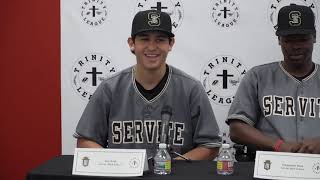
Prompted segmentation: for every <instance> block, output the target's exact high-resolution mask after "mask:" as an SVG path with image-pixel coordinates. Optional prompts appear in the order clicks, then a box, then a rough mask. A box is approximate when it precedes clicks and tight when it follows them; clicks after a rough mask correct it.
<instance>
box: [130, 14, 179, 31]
mask: <svg viewBox="0 0 320 180" xmlns="http://www.w3.org/2000/svg"><path fill="white" fill-rule="evenodd" d="M146 31H161V32H164V33H166V34H167V35H168V36H169V37H174V34H173V33H172V24H171V18H170V16H169V14H167V13H165V12H161V11H157V10H146V11H140V12H138V13H137V14H136V15H135V16H134V18H133V21H132V29H131V36H132V37H134V36H136V35H137V34H139V33H141V32H146Z"/></svg>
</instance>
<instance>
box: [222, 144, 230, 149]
mask: <svg viewBox="0 0 320 180" xmlns="http://www.w3.org/2000/svg"><path fill="white" fill-rule="evenodd" d="M222 148H230V144H222Z"/></svg>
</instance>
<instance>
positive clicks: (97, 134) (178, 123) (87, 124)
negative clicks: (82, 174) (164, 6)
mask: <svg viewBox="0 0 320 180" xmlns="http://www.w3.org/2000/svg"><path fill="white" fill-rule="evenodd" d="M174 43H175V39H174V34H173V33H172V25H171V19H170V16H169V15H168V14H166V13H164V12H160V11H155V10H147V11H141V12H138V13H137V14H136V15H135V17H134V19H133V22H132V31H131V37H129V38H128V45H129V48H130V50H131V52H132V53H133V54H134V55H135V56H136V61H137V63H136V65H134V66H132V67H129V68H127V69H125V70H123V71H121V72H119V73H117V74H116V75H114V76H112V77H110V78H108V79H106V80H105V81H103V82H102V83H101V84H100V86H99V87H98V88H97V90H96V91H95V93H94V95H93V96H92V97H91V99H90V101H89V103H88V105H87V107H86V109H85V110H84V112H83V114H82V117H81V119H80V121H79V123H78V125H77V128H76V132H75V134H74V136H75V137H76V138H78V142H77V146H78V147H95V148H107V147H108V148H127V149H132V148H138V149H147V155H148V157H152V156H154V154H155V151H156V148H157V144H159V142H160V140H161V138H160V136H161V131H160V130H161V123H162V121H163V120H164V119H162V116H163V113H167V114H166V115H169V116H171V118H169V119H168V118H167V120H169V133H168V136H169V138H168V139H169V140H167V141H168V142H169V144H170V145H171V148H172V149H173V151H175V152H177V153H180V154H183V155H184V156H185V157H186V158H189V159H191V160H203V159H213V158H214V157H215V156H216V155H217V153H218V148H219V146H220V143H219V142H220V138H219V136H218V134H219V128H218V125H217V122H216V119H215V116H214V114H213V111H212V107H211V105H210V102H209V100H208V97H207V95H206V92H205V91H204V89H203V87H202V85H201V83H200V82H199V81H198V80H196V79H194V78H193V77H191V76H189V75H187V74H186V73H184V72H182V71H181V70H178V69H176V68H174V67H172V66H170V65H167V64H166V59H167V55H168V53H169V52H170V51H171V49H172V47H173V45H174ZM165 107H170V108H169V109H170V112H168V108H165Z"/></svg>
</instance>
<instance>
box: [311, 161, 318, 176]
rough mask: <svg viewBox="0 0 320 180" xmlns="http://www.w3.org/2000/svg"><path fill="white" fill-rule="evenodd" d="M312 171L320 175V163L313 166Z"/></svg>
mask: <svg viewBox="0 0 320 180" xmlns="http://www.w3.org/2000/svg"><path fill="white" fill-rule="evenodd" d="M312 170H313V172H314V173H316V174H319V173H320V163H316V164H314V165H313V166H312Z"/></svg>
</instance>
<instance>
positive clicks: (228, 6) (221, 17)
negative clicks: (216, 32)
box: [211, 0, 240, 28]
mask: <svg viewBox="0 0 320 180" xmlns="http://www.w3.org/2000/svg"><path fill="white" fill-rule="evenodd" d="M211 6H212V7H211V11H212V12H211V16H212V19H213V22H215V23H216V24H217V25H218V26H220V27H223V28H229V27H232V26H234V25H235V24H236V23H237V22H238V20H239V16H240V15H239V7H238V6H237V4H236V3H235V2H234V0H212V5H211Z"/></svg>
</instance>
